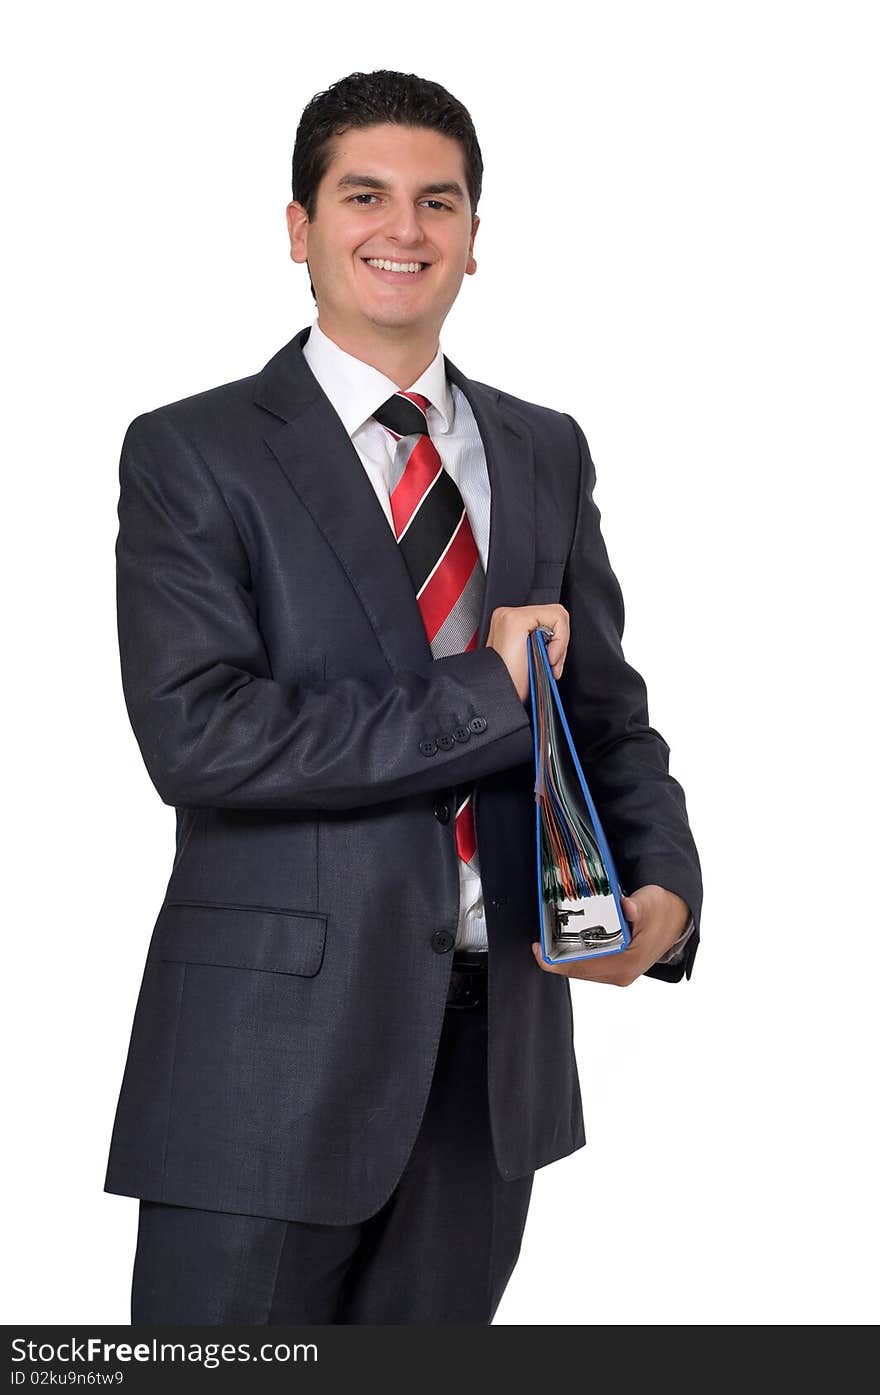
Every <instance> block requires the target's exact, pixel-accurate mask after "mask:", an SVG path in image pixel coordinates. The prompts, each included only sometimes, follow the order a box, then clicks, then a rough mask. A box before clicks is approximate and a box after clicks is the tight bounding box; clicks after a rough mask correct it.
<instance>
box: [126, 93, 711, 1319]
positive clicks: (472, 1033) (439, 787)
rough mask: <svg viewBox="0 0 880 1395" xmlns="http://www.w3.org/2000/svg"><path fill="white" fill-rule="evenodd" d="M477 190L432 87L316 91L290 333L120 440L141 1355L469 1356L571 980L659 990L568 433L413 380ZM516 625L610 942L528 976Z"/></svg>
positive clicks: (451, 289)
mask: <svg viewBox="0 0 880 1395" xmlns="http://www.w3.org/2000/svg"><path fill="white" fill-rule="evenodd" d="M482 169H483V166H482V158H481V154H480V147H479V145H478V142H477V138H476V135H475V132H474V128H473V124H472V122H471V119H470V117H469V115H468V113H467V111H466V109H465V108H464V107H463V106H462V105H461V103H460V102H458V101H457V100H456V99H455V98H454V97H452V96H451V95H450V94H449V93H448V92H447V91H446V90H445V89H444V88H442V87H440V86H439V85H438V84H436V83H433V82H430V81H427V80H424V79H421V78H418V77H415V76H413V75H411V74H402V73H393V72H385V71H380V72H375V73H368V74H364V73H355V74H352V75H351V76H349V77H347V78H344V79H342V80H341V81H340V82H338V83H336V84H335V85H334V86H332V87H331V88H329V89H328V90H327V91H326V92H321V93H319V94H318V95H317V96H316V97H315V98H314V99H313V100H312V101H311V102H310V103H309V105H308V107H307V108H306V110H305V112H304V113H303V116H302V119H301V121H300V125H299V128H298V131H297V137H296V143H295V149H294V157H293V200H292V202H291V203H290V204H289V205H288V208H287V221H288V230H289V235H290V255H291V257H292V259H293V260H294V261H295V262H297V263H306V264H307V266H308V271H309V277H310V284H311V287H312V292H313V296H314V298H315V303H316V306H317V315H316V317H315V319H314V321H313V322H312V324H311V325H309V326H307V327H306V328H304V329H301V330H299V331H298V332H297V334H296V335H295V336H294V337H293V339H291V340H290V342H289V343H287V344H286V345H284V347H283V348H281V349H280V350H279V351H278V352H277V353H276V354H275V355H274V357H272V358H271V359H270V360H269V362H268V363H267V364H266V365H265V367H264V368H263V369H262V370H261V371H260V372H259V373H256V374H255V375H253V376H252V377H249V378H245V379H242V380H240V381H237V382H232V383H226V384H224V385H222V386H220V387H216V388H212V389H210V390H207V391H204V392H200V393H197V394H196V395H194V396H191V397H187V398H184V399H182V400H180V401H178V402H173V403H169V404H167V405H165V406H162V407H158V408H156V409H154V410H152V411H148V412H145V413H144V414H142V415H141V416H139V417H137V418H136V419H135V420H134V421H133V422H132V423H131V425H130V426H129V428H128V431H127V432H126V436H125V440H124V442H123V448H122V457H121V462H120V499H119V536H118V539H117V547H116V556H117V578H118V590H117V603H118V620H119V643H120V655H121V663H122V677H123V686H124V690H125V698H126V703H127V707H128V712H129V715H130V718H131V722H132V726H133V728H134V731H135V734H136V736H137V739H138V742H139V745H140V749H141V752H142V755H143V758H144V762H145V764H146V767H147V770H148V772H149V774H150V776H151V778H152V780H153V783H154V785H155V786H156V789H157V791H158V793H159V795H160V796H161V798H162V799H163V800H164V801H165V802H166V803H167V804H169V805H172V806H174V807H175V809H176V815H177V849H176V855H175V858H174V865H173V868H172V871H171V874H170V878H169V882H168V888H167V891H166V895H165V898H164V900H163V903H162V906H161V908H160V910H159V914H158V916H157V919H156V921H155V925H154V929H153V935H152V939H151V942H150V947H149V952H148V955H147V963H146V968H145V971H144V977H143V982H142V984H141V990H140V996H139V999H138V1004H137V1009H136V1012H135V1020H134V1026H133V1029H132V1034H131V1042H130V1046H129V1052H128V1059H127V1062H126V1065H125V1073H124V1077H123V1082H122V1089H121V1092H120V1098H119V1104H118V1108H117V1113H116V1120H115V1124H114V1129H113V1137H112V1141H111V1148H110V1158H109V1162H108V1168H107V1177H106V1181H105V1187H106V1190H107V1191H111V1192H119V1193H122V1194H124V1195H128V1196H136V1197H139V1198H140V1211H139V1227H138V1242H137V1252H136V1256H135V1265H134V1276H133V1285H132V1321H133V1322H139V1321H145V1322H171V1323H215V1324H219V1323H225V1322H230V1323H232V1322H236V1323H250V1324H267V1323H437V1322H440V1323H452V1322H471V1323H474V1322H476V1323H491V1321H492V1319H493V1317H494V1315H495V1311H496V1309H497V1306H498V1303H499V1301H500V1299H501V1296H502V1294H503V1292H504V1289H505V1286H506V1284H507V1282H508V1280H509V1278H510V1275H511V1273H512V1272H513V1269H514V1266H515V1264H516V1262H517V1258H518V1256H519V1253H520V1247H521V1243H522V1238H523V1234H524V1229H525V1223H526V1216H527V1212H528V1208H529V1202H530V1197H531V1191H532V1184H533V1179H534V1174H535V1171H536V1170H537V1169H538V1168H541V1167H545V1166H547V1165H548V1164H549V1163H552V1162H554V1161H555V1160H557V1159H559V1158H562V1157H565V1156H567V1155H569V1154H571V1153H572V1152H574V1151H575V1150H576V1149H578V1148H581V1147H583V1146H584V1143H585V1134H584V1125H583V1115H582V1109H581V1098H580V1090H579V1082H578V1072H577V1065H576V1061H575V1057H574V1049H573V1039H572V1017H571V998H570V987H569V982H570V980H571V979H572V978H575V979H591V980H593V981H596V982H605V983H610V984H616V985H626V984H630V983H632V982H633V981H634V980H635V979H637V978H639V977H640V976H642V975H647V976H649V977H653V978H656V979H666V980H667V981H670V982H675V981H678V980H680V979H682V978H683V977H684V976H687V977H688V978H689V977H690V973H691V967H692V964H693V959H694V954H695V952H696V948H697V940H698V934H699V928H698V927H699V915H700V908H701V900H702V885H701V877H700V866H699V859H698V856H697V852H696V848H695V846H694V842H693V838H692V837H691V832H690V828H689V825H688V819H687V813H686V809H685V800H684V795H683V792H682V789H681V787H680V785H679V784H678V783H677V782H676V781H675V780H674V779H673V778H672V776H671V775H670V774H669V769H668V754H669V750H668V747H667V745H666V743H665V742H664V740H663V738H662V737H661V736H660V735H659V733H658V732H657V731H655V730H654V729H653V728H652V727H651V726H650V725H649V722H648V708H647V695H646V689H645V684H644V682H643V680H642V678H641V677H640V675H639V674H638V673H637V672H636V671H635V670H634V669H633V668H632V667H631V666H630V665H629V664H628V663H627V662H626V660H625V659H624V656H623V651H622V647H621V637H622V632H623V601H622V597H621V593H620V588H619V586H618V583H617V580H616V578H615V576H614V573H613V571H612V570H611V567H610V565H609V561H608V556H607V552H606V549H605V545H604V542H603V539H602V535H601V532H600V528H599V512H598V509H597V507H596V504H595V502H594V500H593V490H594V484H595V471H594V468H593V463H592V460H591V457H590V452H589V447H588V445H587V441H586V438H585V437H584V434H583V432H582V430H581V428H580V427H579V425H578V424H577V422H576V421H575V420H574V418H573V417H571V416H569V415H567V414H566V413H561V412H557V411H552V410H550V409H549V408H545V407H542V406H540V405H538V404H535V403H531V402H528V401H525V400H523V399H521V398H516V397H512V396H510V395H509V394H507V393H505V392H503V391H501V390H499V389H497V388H492V387H488V386H486V385H485V384H483V383H481V382H479V381H477V380H475V379H472V378H470V377H467V376H465V374H464V373H463V372H462V371H461V370H460V369H458V368H457V367H456V366H455V365H454V364H453V363H452V362H451V360H450V359H449V358H447V357H446V355H445V354H444V353H443V352H442V349H441V347H440V338H439V336H440V331H441V328H442V326H443V324H444V322H445V319H446V316H447V314H448V313H449V310H450V308H451V306H452V304H453V302H454V301H455V299H456V297H457V295H458V294H459V291H460V288H461V285H462V283H463V279H464V277H465V275H468V276H472V275H473V274H474V273H475V271H476V269H477V263H476V261H475V259H474V242H475V238H476V234H477V229H478V226H479V218H478V217H477V214H476V209H477V205H478V201H479V197H480V189H481V183H482ZM558 348H559V351H560V352H564V350H565V345H562V344H560V345H559V346H558ZM539 625H544V626H547V627H549V628H550V629H552V630H553V632H554V633H553V638H552V641H551V642H550V643H549V645H548V654H549V657H550V662H551V666H552V668H553V671H554V674H555V676H556V678H557V681H558V684H559V689H560V693H561V696H562V699H563V702H564V704H565V707H566V711H567V714H568V718H569V722H570V726H571V729H572V734H573V737H574V740H575V743H576V745H577V748H578V750H579V753H580V755H581V758H582V762H583V765H584V768H585V771H586V774H587V778H588V780H589V782H590V786H591V790H592V792H593V795H594V798H595V800H596V803H597V806H598V808H599V810H600V813H601V816H602V821H603V824H604V826H605V830H606V833H607V834H608V838H609V842H610V844H611V846H612V848H613V850H614V854H615V859H616V862H617V864H618V868H619V870H620V873H621V877H622V878H623V881H624V885H626V886H628V887H630V888H633V890H632V893H631V895H630V896H628V897H625V898H624V900H623V906H624V911H625V913H626V915H627V918H628V919H629V920H630V922H631V925H632V941H631V944H630V946H629V947H628V948H627V949H626V950H625V951H624V952H622V953H621V954H618V955H615V956H610V957H607V958H604V959H600V960H598V961H595V960H594V961H583V960H581V961H577V962H576V963H574V964H570V965H567V966H564V967H559V966H557V967H553V968H551V967H548V966H545V965H544V964H543V961H541V960H540V958H538V959H537V960H536V957H535V955H534V953H533V950H534V940H535V935H536V933H537V926H538V906H537V897H536V887H535V867H534V856H535V849H534V818H535V805H534V766H533V736H532V731H531V722H530V704H529V685H528V658H527V641H528V635H529V633H530V632H531V631H532V630H534V629H535V628H536V627H537V626H539Z"/></svg>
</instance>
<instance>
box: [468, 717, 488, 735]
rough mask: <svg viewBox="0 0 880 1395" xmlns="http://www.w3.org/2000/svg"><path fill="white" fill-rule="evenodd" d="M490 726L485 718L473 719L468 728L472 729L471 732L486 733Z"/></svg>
mask: <svg viewBox="0 0 880 1395" xmlns="http://www.w3.org/2000/svg"><path fill="white" fill-rule="evenodd" d="M488 725H489V723H488V722H487V721H486V718H485V717H471V719H470V721H469V722H468V726H469V727H470V729H471V731H473V732H477V733H479V732H481V731H485V730H486V727H487V726H488Z"/></svg>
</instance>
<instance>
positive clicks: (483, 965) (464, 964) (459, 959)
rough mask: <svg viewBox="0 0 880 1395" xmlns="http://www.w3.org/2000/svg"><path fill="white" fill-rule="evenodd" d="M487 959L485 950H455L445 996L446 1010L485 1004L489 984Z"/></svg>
mask: <svg viewBox="0 0 880 1395" xmlns="http://www.w3.org/2000/svg"><path fill="white" fill-rule="evenodd" d="M488 959H489V955H488V952H487V951H485V950H478V949H457V950H455V952H454V953H453V956H452V972H451V973H450V975H449V992H448V993H447V995H446V1006H447V1007H448V1008H476V1007H481V1006H482V1005H483V1003H485V1001H486V990H487V987H488V982H489V974H488V967H487V966H488Z"/></svg>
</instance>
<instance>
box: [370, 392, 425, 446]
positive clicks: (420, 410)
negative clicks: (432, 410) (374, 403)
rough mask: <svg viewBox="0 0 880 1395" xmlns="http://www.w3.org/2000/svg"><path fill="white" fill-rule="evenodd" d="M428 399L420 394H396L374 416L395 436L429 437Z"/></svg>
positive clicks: (378, 408) (377, 409)
mask: <svg viewBox="0 0 880 1395" xmlns="http://www.w3.org/2000/svg"><path fill="white" fill-rule="evenodd" d="M428 405H429V404H428V399H427V397H424V396H423V395H422V394H421V393H420V392H395V394H394V396H393V397H389V398H388V401H387V402H383V403H382V406H381V407H377V408H376V410H375V412H374V413H373V416H374V417H375V419H376V421H378V422H379V423H380V425H382V426H386V427H387V428H388V430H389V431H393V432H394V434H395V436H427V435H428V417H427V411H428Z"/></svg>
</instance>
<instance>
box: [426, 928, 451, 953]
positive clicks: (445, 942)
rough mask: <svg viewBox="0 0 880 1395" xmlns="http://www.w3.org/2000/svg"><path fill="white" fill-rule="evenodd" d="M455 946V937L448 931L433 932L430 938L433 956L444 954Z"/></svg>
mask: <svg viewBox="0 0 880 1395" xmlns="http://www.w3.org/2000/svg"><path fill="white" fill-rule="evenodd" d="M454 944H455V936H454V935H451V934H450V933H449V931H448V930H435V931H434V933H433V935H432V936H431V948H432V949H433V951H434V953H435V954H446V953H447V952H448V951H449V950H450V949H452V946H453V945H454Z"/></svg>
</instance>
